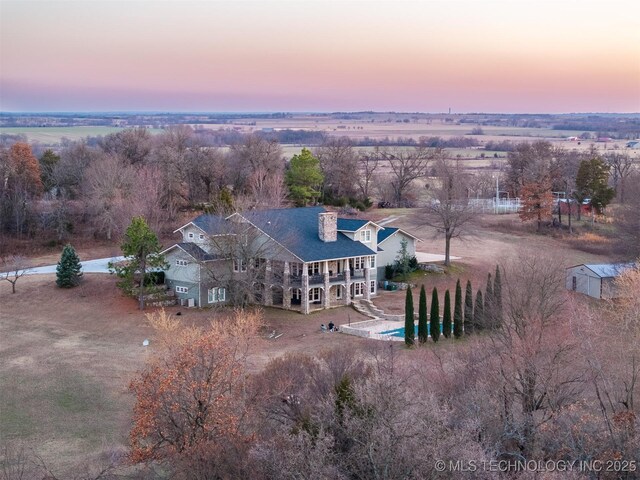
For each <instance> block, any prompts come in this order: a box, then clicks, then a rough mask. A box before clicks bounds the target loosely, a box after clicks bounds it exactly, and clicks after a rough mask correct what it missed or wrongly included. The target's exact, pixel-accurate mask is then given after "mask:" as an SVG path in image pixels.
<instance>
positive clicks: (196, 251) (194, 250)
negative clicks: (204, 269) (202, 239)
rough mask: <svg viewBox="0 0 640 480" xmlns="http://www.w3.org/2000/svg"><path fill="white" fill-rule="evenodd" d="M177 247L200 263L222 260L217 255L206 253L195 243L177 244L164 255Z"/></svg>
mask: <svg viewBox="0 0 640 480" xmlns="http://www.w3.org/2000/svg"><path fill="white" fill-rule="evenodd" d="M175 247H179V248H181V249H182V250H184V251H185V252H186V253H187V254H188V255H190V256H192V257H193V258H194V259H196V260H198V261H200V262H206V261H209V260H216V259H219V258H220V257H219V256H217V255H213V254H211V253H207V252H205V251H204V250H203V249H202V248H200V247H199V246H198V245H196V244H195V243H190V242H182V243H176V244H175V245H173V246H171V247H169V248H167V249H166V250H164V251H163V252H162V253H165V252H168V251H169V250H172V249H174V248H175Z"/></svg>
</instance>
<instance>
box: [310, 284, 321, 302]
mask: <svg viewBox="0 0 640 480" xmlns="http://www.w3.org/2000/svg"><path fill="white" fill-rule="evenodd" d="M309 301H310V302H319V301H320V288H319V287H314V288H310V289H309Z"/></svg>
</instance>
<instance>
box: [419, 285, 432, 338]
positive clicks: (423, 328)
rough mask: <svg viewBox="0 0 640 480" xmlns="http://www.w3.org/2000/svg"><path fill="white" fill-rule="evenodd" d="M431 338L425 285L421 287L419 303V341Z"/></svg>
mask: <svg viewBox="0 0 640 480" xmlns="http://www.w3.org/2000/svg"><path fill="white" fill-rule="evenodd" d="M428 338H429V327H428V325H427V293H426V292H425V290H424V285H422V288H421V289H420V302H419V304H418V341H419V342H420V343H426V341H427V340H428Z"/></svg>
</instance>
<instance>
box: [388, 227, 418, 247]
mask: <svg viewBox="0 0 640 480" xmlns="http://www.w3.org/2000/svg"><path fill="white" fill-rule="evenodd" d="M398 232H400V233H402V234H403V235H406V236H407V237H411V238H413V239H414V240H416V241H418V242H421V241H422V240H420V239H419V238H418V237H416V236H414V235H411V234H410V233H409V232H406V231H405V230H402V229H401V228H396V227H384V230H380V231H379V232H378V244H380V243H382V242H384V241H385V240H387V239H388V238H389V237H391V236H393V235H395V234H396V233H398Z"/></svg>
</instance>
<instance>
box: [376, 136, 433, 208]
mask: <svg viewBox="0 0 640 480" xmlns="http://www.w3.org/2000/svg"><path fill="white" fill-rule="evenodd" d="M440 155H441V152H440V151H439V150H434V149H429V148H427V147H425V146H422V145H421V146H417V147H414V148H412V149H410V150H400V149H394V150H390V151H387V152H385V154H384V159H385V160H386V161H387V163H388V165H389V168H390V169H391V188H392V189H393V196H394V199H393V200H394V203H395V204H396V205H402V204H403V202H405V200H406V199H405V196H406V193H407V190H408V189H409V187H410V186H411V185H412V184H413V182H414V180H416V179H417V178H420V177H424V176H425V175H426V174H427V167H428V165H429V161H430V160H432V159H434V158H437V157H439V156H440Z"/></svg>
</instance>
